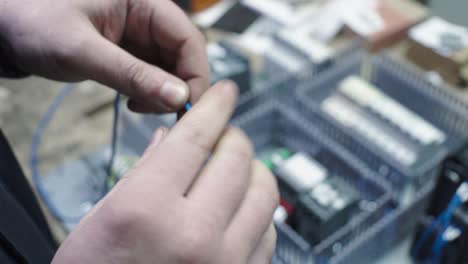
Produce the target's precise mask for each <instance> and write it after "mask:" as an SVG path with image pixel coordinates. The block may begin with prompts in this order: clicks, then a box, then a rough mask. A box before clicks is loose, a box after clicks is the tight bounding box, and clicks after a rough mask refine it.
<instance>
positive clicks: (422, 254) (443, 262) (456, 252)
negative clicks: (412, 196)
mask: <svg viewBox="0 0 468 264" xmlns="http://www.w3.org/2000/svg"><path fill="white" fill-rule="evenodd" d="M433 221H434V218H428V217H425V218H422V219H421V220H420V221H419V224H418V228H417V232H416V239H415V241H414V243H413V245H412V248H411V252H413V258H414V260H415V261H416V262H418V263H437V264H464V263H466V262H460V260H461V259H462V257H463V251H462V250H460V249H461V248H462V246H463V244H464V241H463V240H464V239H465V238H464V236H465V235H464V234H463V233H462V230H461V228H460V227H459V226H458V225H456V224H454V225H450V226H449V227H448V228H447V229H445V230H441V227H440V226H437V227H436V228H435V230H434V232H431V233H430V234H429V235H428V237H427V238H426V239H425V240H424V241H423V243H422V244H418V242H419V240H420V239H421V236H423V233H424V232H425V231H426V230H427V229H428V228H429V226H430V225H431V224H432V223H433ZM441 232H444V233H445V235H444V234H441ZM441 235H442V236H444V237H445V238H446V240H445V241H444V243H443V245H441V247H440V253H438V254H435V253H434V250H436V247H437V238H438V237H439V236H441ZM417 246H418V248H416V247H417ZM437 255H438V256H437Z"/></svg>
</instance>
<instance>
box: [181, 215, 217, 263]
mask: <svg viewBox="0 0 468 264" xmlns="http://www.w3.org/2000/svg"><path fill="white" fill-rule="evenodd" d="M182 230H183V232H180V233H179V234H178V237H177V244H178V246H179V248H178V250H177V252H176V256H175V257H176V263H205V262H207V258H209V257H210V256H211V254H210V252H211V251H212V248H213V244H214V243H213V235H212V232H211V231H209V229H208V228H207V226H203V225H200V224H197V223H195V224H193V223H192V224H189V225H188V226H187V227H186V228H184V229H182Z"/></svg>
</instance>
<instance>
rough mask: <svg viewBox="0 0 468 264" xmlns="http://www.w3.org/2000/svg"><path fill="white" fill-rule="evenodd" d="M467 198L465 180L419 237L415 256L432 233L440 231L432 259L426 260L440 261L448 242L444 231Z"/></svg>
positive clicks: (467, 185)
mask: <svg viewBox="0 0 468 264" xmlns="http://www.w3.org/2000/svg"><path fill="white" fill-rule="evenodd" d="M467 200H468V183H467V182H464V183H462V184H461V185H460V186H459V187H458V189H457V191H456V192H455V194H454V195H453V197H452V199H451V200H450V202H449V204H448V206H447V208H446V209H445V210H444V211H443V212H442V213H441V214H440V215H439V216H438V217H437V218H436V219H435V220H434V221H432V223H431V224H430V225H429V226H428V227H427V228H426V229H425V230H424V232H423V233H422V235H421V236H420V237H419V239H418V241H417V242H416V244H415V247H414V250H413V252H412V256H413V257H417V256H418V255H419V253H420V251H421V249H422V247H423V245H424V244H425V243H426V242H427V240H428V239H429V237H430V235H431V234H432V233H433V232H438V233H437V237H436V238H435V240H434V242H433V244H432V248H431V253H432V254H431V259H429V260H428V261H426V263H440V260H441V257H442V251H443V249H444V247H445V245H446V244H447V242H448V241H447V240H446V239H445V238H444V233H445V232H446V230H447V228H448V227H449V226H450V224H451V221H452V216H453V213H454V212H455V210H456V209H457V208H459V207H460V206H461V205H463V203H465V202H466V201H467Z"/></svg>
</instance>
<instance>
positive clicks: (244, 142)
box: [224, 127, 254, 163]
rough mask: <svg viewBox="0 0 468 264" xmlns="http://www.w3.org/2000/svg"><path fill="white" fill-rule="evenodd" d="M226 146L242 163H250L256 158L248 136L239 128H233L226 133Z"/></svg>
mask: <svg viewBox="0 0 468 264" xmlns="http://www.w3.org/2000/svg"><path fill="white" fill-rule="evenodd" d="M224 137H225V140H226V141H228V143H227V144H226V145H228V146H229V147H228V148H229V152H230V153H231V155H232V156H234V157H236V158H237V159H240V160H241V162H248V163H250V162H251V160H252V159H253V156H254V148H253V145H252V143H251V141H250V140H249V138H248V137H247V135H246V134H245V133H244V132H243V131H242V130H240V129H239V128H235V127H231V128H229V129H228V130H227V131H226V133H225V136H224Z"/></svg>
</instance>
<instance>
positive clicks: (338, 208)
mask: <svg viewBox="0 0 468 264" xmlns="http://www.w3.org/2000/svg"><path fill="white" fill-rule="evenodd" d="M358 201H359V195H358V193H357V192H356V190H355V189H354V188H353V187H351V186H349V185H348V184H347V183H346V182H344V181H343V180H342V179H341V178H339V177H329V178H328V179H327V180H325V181H323V182H322V183H320V184H319V185H317V186H316V187H315V188H313V189H312V190H310V191H309V192H307V193H305V194H303V195H301V197H300V199H299V203H298V205H297V208H296V217H295V218H296V222H295V225H296V227H295V228H296V229H297V231H298V233H299V234H301V235H302V236H303V237H304V238H305V239H306V240H307V241H309V242H310V243H312V244H315V243H318V242H320V241H321V240H323V239H325V238H326V237H328V236H329V235H331V234H332V233H333V232H334V231H335V230H338V229H339V228H340V227H341V226H343V225H345V224H346V223H347V222H348V221H349V219H350V218H351V216H352V214H353V211H354V210H355V209H356V208H357V205H358Z"/></svg>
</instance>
